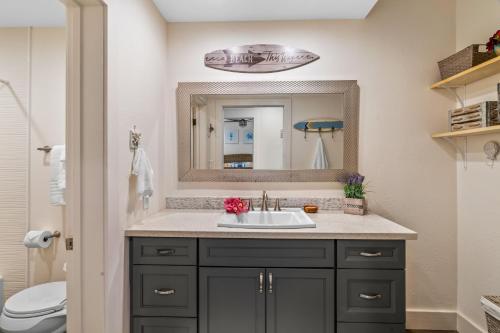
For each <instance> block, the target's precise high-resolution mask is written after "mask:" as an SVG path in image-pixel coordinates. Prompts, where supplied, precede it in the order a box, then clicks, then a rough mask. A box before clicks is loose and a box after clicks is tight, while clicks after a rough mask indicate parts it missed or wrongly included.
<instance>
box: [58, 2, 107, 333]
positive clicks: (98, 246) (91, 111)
mask: <svg viewBox="0 0 500 333" xmlns="http://www.w3.org/2000/svg"><path fill="white" fill-rule="evenodd" d="M60 1H61V2H62V3H63V5H64V6H65V7H66V31H67V40H66V41H67V56H66V57H67V73H66V150H67V171H66V177H67V181H66V185H67V189H66V196H67V197H66V201H67V205H66V210H65V221H66V232H65V235H64V236H65V237H66V239H68V238H73V250H71V251H67V261H68V273H67V284H68V287H67V298H68V302H67V308H68V315H67V330H68V332H70V333H84V332H93V333H104V327H105V326H104V320H105V318H104V228H105V221H106V220H105V216H106V215H105V213H106V197H105V193H106V185H105V184H106V172H105V171H106V145H105V143H106V141H105V134H106V121H105V120H106V37H107V36H106V27H107V8H106V4H105V3H104V2H103V1H101V0H60Z"/></svg>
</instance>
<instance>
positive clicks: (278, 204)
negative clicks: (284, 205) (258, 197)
mask: <svg viewBox="0 0 500 333" xmlns="http://www.w3.org/2000/svg"><path fill="white" fill-rule="evenodd" d="M274 211H275V212H281V206H280V199H279V198H276V201H275V203H274Z"/></svg>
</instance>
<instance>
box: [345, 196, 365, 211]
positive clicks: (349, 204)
mask: <svg viewBox="0 0 500 333" xmlns="http://www.w3.org/2000/svg"><path fill="white" fill-rule="evenodd" d="M344 214H352V215H365V214H366V201H365V199H353V198H344Z"/></svg>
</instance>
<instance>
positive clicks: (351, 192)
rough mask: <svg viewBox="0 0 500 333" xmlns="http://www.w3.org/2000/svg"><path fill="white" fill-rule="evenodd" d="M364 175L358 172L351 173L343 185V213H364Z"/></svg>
mask: <svg viewBox="0 0 500 333" xmlns="http://www.w3.org/2000/svg"><path fill="white" fill-rule="evenodd" d="M364 181H365V177H364V176H362V175H360V174H359V173H355V174H352V175H351V176H349V178H348V179H347V181H346V183H345V185H344V194H345V199H344V213H345V214H353V215H365V214H366V200H365V194H366V191H365V185H364V184H363V182H364Z"/></svg>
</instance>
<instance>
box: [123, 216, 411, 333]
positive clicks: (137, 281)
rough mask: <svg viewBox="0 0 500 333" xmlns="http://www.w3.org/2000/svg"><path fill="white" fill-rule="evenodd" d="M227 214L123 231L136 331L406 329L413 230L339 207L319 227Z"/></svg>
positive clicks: (157, 221) (158, 221)
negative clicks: (247, 223)
mask: <svg viewBox="0 0 500 333" xmlns="http://www.w3.org/2000/svg"><path fill="white" fill-rule="evenodd" d="M190 214H191V216H192V217H191V218H189V219H188V218H187V216H188V215H190ZM220 214H221V213H220V212H213V211H212V212H210V211H201V212H182V213H180V212H179V211H177V212H176V211H173V210H171V211H164V212H162V213H160V214H158V215H156V216H153V217H152V218H149V219H147V220H145V221H143V222H142V223H140V224H138V225H135V226H132V227H131V228H130V229H128V230H127V231H126V235H127V236H128V237H129V239H130V279H131V281H130V285H131V291H130V292H131V325H132V330H131V331H132V332H133V333H139V332H140V333H153V332H154V333H156V332H162V333H163V332H168V333H181V332H182V333H196V332H199V333H235V332H238V333H264V332H273V333H309V332H311V333H333V332H338V333H386V332H387V333H389V332H394V333H396V332H398V333H402V332H404V329H405V241H406V240H408V239H416V237H417V235H416V233H415V232H413V231H411V230H409V229H406V228H404V227H402V226H399V225H397V224H396V223H393V222H391V221H388V220H386V219H384V218H382V217H380V216H377V215H367V216H348V215H344V214H341V213H331V214H329V213H323V214H317V215H316V216H314V217H313V219H314V220H315V222H316V223H317V228H314V229H295V230H286V229H284V230H269V229H267V230H244V229H232V228H220V227H217V225H216V220H217V217H218V216H220Z"/></svg>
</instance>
